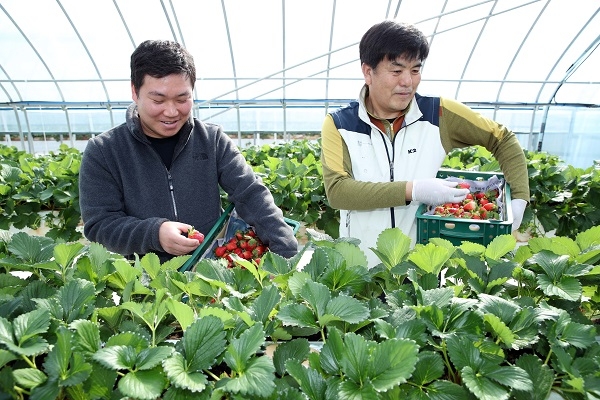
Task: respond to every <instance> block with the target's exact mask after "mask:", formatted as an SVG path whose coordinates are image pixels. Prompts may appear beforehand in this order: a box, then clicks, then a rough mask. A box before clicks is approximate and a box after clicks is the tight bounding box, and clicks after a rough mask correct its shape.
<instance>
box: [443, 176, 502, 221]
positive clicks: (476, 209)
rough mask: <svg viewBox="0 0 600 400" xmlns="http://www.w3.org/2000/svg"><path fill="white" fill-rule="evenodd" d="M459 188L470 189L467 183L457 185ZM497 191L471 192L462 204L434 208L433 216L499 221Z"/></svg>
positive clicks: (449, 204)
mask: <svg viewBox="0 0 600 400" xmlns="http://www.w3.org/2000/svg"><path fill="white" fill-rule="evenodd" d="M458 187H459V188H462V189H471V185H469V184H468V183H467V182H461V183H459V184H458ZM498 193H499V192H498V189H492V190H489V191H487V192H481V191H478V192H472V193H469V194H467V196H466V197H465V199H464V200H463V201H462V203H446V204H442V205H440V206H437V207H435V209H434V212H433V214H434V215H439V216H442V217H453V218H465V219H480V220H481V219H500V214H499V212H498V205H497V204H496V199H497V198H498Z"/></svg>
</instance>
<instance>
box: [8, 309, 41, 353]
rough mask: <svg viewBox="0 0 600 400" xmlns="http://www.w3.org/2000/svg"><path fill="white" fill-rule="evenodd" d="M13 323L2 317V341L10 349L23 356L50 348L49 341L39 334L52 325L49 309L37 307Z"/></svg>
mask: <svg viewBox="0 0 600 400" xmlns="http://www.w3.org/2000/svg"><path fill="white" fill-rule="evenodd" d="M13 324H14V328H13ZM13 324H11V323H10V321H8V320H7V319H5V318H2V317H0V343H3V344H4V345H5V346H6V347H7V348H8V350H10V351H12V352H13V353H16V354H18V355H23V356H35V355H38V354H42V353H44V352H46V351H47V350H48V342H47V341H46V339H44V338H43V337H42V336H39V335H40V334H42V333H45V332H46V331H47V330H48V327H49V326H50V313H49V312H48V311H47V310H44V309H36V310H34V311H30V312H28V313H25V314H21V315H19V316H18V317H17V318H15V319H14V320H13Z"/></svg>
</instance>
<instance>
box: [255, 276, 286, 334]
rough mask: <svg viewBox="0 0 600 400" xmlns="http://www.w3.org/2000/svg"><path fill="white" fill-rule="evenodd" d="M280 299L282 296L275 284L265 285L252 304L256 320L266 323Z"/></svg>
mask: <svg viewBox="0 0 600 400" xmlns="http://www.w3.org/2000/svg"><path fill="white" fill-rule="evenodd" d="M280 300H281V296H280V294H279V290H278V289H277V287H276V286H275V285H271V286H267V287H265V288H264V289H263V290H262V291H261V293H260V294H259V295H258V297H257V298H256V300H254V302H253V303H252V305H251V306H250V309H251V310H252V314H253V316H254V320H255V321H256V322H260V323H262V324H263V325H266V323H267V322H268V320H269V316H270V315H271V312H272V311H273V309H274V308H275V307H277V305H278V304H279V301H280Z"/></svg>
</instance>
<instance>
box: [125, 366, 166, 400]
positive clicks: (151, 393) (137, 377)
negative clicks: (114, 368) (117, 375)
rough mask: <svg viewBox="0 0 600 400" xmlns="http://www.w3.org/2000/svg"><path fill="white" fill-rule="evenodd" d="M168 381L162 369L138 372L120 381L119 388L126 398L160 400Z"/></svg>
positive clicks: (126, 375) (128, 374)
mask: <svg viewBox="0 0 600 400" xmlns="http://www.w3.org/2000/svg"><path fill="white" fill-rule="evenodd" d="M166 383H167V381H166V379H165V377H164V375H163V373H162V372H161V368H156V369H154V370H149V371H136V372H129V373H127V374H125V376H124V377H122V378H121V379H119V384H118V388H119V390H120V391H121V393H123V394H124V395H125V396H129V397H132V398H134V399H143V400H153V399H156V398H159V397H160V395H161V393H162V392H163V389H164V387H165V385H166Z"/></svg>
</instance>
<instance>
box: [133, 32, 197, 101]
mask: <svg viewBox="0 0 600 400" xmlns="http://www.w3.org/2000/svg"><path fill="white" fill-rule="evenodd" d="M130 67H131V83H132V84H133V87H134V88H135V91H136V93H138V94H139V90H140V88H141V87H142V85H143V83H144V77H145V76H146V75H150V76H151V77H153V78H164V77H165V76H168V75H171V74H185V75H186V76H187V77H189V78H190V80H191V81H192V88H193V87H194V85H195V84H196V66H195V65H194V57H192V55H191V54H190V53H189V52H188V51H187V50H186V49H185V48H184V47H183V46H182V45H181V44H179V43H177V42H174V41H170V40H146V41H144V42H142V43H140V45H139V46H138V47H137V48H136V49H135V51H134V52H133V54H131V64H130Z"/></svg>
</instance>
